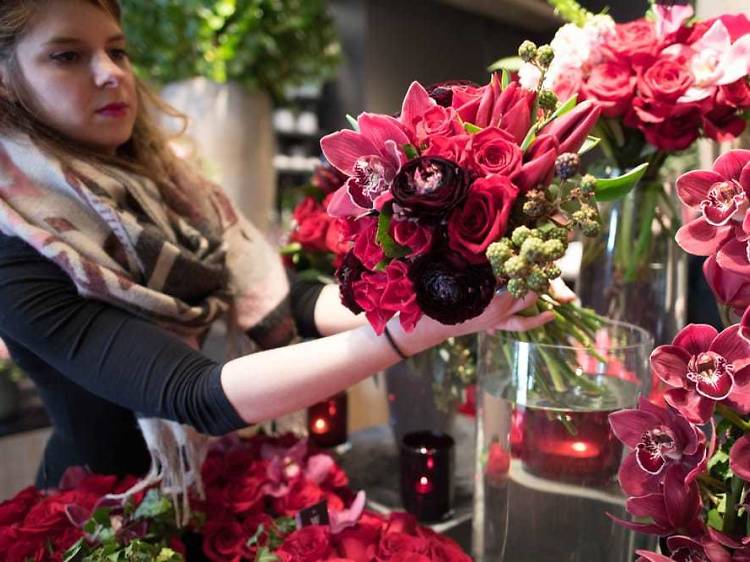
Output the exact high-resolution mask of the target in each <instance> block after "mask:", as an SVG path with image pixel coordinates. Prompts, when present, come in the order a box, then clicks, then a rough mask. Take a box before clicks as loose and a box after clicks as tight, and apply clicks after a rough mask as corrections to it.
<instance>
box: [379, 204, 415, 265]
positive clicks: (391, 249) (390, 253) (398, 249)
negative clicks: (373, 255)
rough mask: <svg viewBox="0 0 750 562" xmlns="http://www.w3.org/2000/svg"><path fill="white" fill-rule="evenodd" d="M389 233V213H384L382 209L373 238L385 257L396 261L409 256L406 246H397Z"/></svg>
mask: <svg viewBox="0 0 750 562" xmlns="http://www.w3.org/2000/svg"><path fill="white" fill-rule="evenodd" d="M390 232H391V214H390V212H385V209H383V212H381V213H380V216H379V217H378V233H377V235H376V236H375V240H376V241H377V243H378V245H379V246H380V247H381V248H382V249H383V253H384V254H385V255H386V257H389V258H393V259H398V258H403V257H404V256H407V255H409V253H410V252H411V250H410V249H409V248H407V247H406V246H401V245H400V244H397V243H396V241H395V240H394V239H393V237H392V236H391V234H390Z"/></svg>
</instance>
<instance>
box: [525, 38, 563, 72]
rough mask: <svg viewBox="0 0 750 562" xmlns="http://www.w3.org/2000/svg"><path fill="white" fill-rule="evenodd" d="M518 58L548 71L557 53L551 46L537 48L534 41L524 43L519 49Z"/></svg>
mask: <svg viewBox="0 0 750 562" xmlns="http://www.w3.org/2000/svg"><path fill="white" fill-rule="evenodd" d="M518 56H519V57H521V60H523V62H530V63H533V64H535V65H536V66H538V67H539V68H540V69H543V70H546V69H548V68H549V65H550V64H552V59H554V58H555V52H554V51H553V50H552V47H550V46H549V45H541V46H539V47H537V46H536V43H534V42H533V41H524V42H523V43H521V46H520V47H519V48H518Z"/></svg>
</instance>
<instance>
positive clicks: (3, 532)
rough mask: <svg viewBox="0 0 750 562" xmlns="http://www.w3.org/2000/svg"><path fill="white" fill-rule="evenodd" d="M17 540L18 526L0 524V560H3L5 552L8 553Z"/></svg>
mask: <svg viewBox="0 0 750 562" xmlns="http://www.w3.org/2000/svg"><path fill="white" fill-rule="evenodd" d="M16 542H18V526H17V525H0V560H3V556H4V554H3V553H7V552H8V551H9V550H10V547H11V546H13V545H14V544H16Z"/></svg>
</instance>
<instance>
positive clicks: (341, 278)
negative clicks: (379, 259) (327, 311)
mask: <svg viewBox="0 0 750 562" xmlns="http://www.w3.org/2000/svg"><path fill="white" fill-rule="evenodd" d="M365 271H366V269H365V266H364V265H362V262H361V261H359V260H358V259H357V256H355V255H354V252H353V251H349V253H347V254H346V256H344V260H343V261H342V262H341V265H340V266H339V268H338V269H337V270H336V279H337V280H338V282H339V292H340V294H341V304H343V305H344V306H345V307H346V308H348V309H349V310H351V311H352V312H353V313H354V314H359V313H360V312H362V311H363V310H362V307H361V306H359V305H358V304H357V301H355V300H354V293H353V291H352V285H353V284H354V282H355V281H359V279H360V278H361V277H362V273H364V272H365Z"/></svg>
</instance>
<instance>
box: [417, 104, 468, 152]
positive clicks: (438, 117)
mask: <svg viewBox="0 0 750 562" xmlns="http://www.w3.org/2000/svg"><path fill="white" fill-rule="evenodd" d="M414 125H415V126H414V133H415V135H416V137H417V138H416V140H417V142H418V143H419V144H421V143H422V142H423V141H424V140H426V139H428V138H429V137H431V136H433V135H442V136H447V137H450V136H453V135H458V134H461V133H462V132H463V128H462V127H461V124H460V123H459V121H458V115H457V114H456V110H455V109H453V108H451V107H442V106H440V105H434V106H432V107H431V108H430V109H428V110H427V111H425V112H424V113H423V114H422V117H421V119H420V120H419V121H417V122H416V123H415V124H414Z"/></svg>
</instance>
